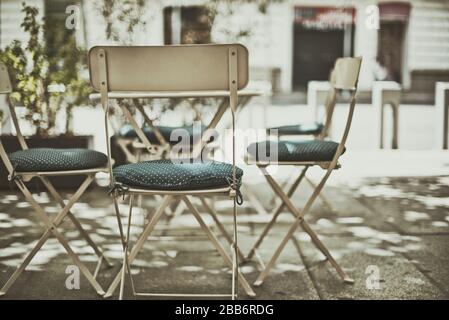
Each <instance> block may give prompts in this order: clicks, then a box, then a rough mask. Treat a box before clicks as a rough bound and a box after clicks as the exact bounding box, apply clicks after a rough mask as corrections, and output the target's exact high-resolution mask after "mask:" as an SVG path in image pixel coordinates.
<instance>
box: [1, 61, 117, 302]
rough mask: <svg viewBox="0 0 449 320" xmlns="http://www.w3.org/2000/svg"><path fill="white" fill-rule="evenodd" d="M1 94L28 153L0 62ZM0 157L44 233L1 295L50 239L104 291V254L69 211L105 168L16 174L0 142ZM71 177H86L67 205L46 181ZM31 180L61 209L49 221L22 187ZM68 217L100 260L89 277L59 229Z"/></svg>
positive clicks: (9, 177)
mask: <svg viewBox="0 0 449 320" xmlns="http://www.w3.org/2000/svg"><path fill="white" fill-rule="evenodd" d="M0 75H1V81H0V94H6V95H7V100H8V106H9V111H10V114H11V118H12V120H13V124H14V127H15V129H16V133H17V139H18V141H19V144H20V147H21V148H22V150H27V149H28V145H27V143H26V140H25V138H24V136H23V135H22V132H21V130H20V127H19V121H18V118H17V114H16V112H15V106H14V105H13V103H12V101H11V99H10V97H9V94H10V93H11V92H12V85H11V82H10V79H9V75H8V71H7V67H6V65H4V64H3V63H1V62H0ZM0 157H1V159H2V161H3V164H4V165H5V167H6V170H7V172H8V180H9V181H11V182H14V184H15V185H16V186H17V187H18V188H19V190H20V191H21V192H22V193H23V195H24V196H25V199H26V200H27V202H28V203H29V204H30V205H31V207H32V208H33V209H34V210H35V212H36V213H37V216H38V218H39V219H40V220H41V221H42V222H43V224H44V225H45V231H44V233H43V234H42V236H41V237H40V239H39V241H38V242H37V243H36V245H35V246H34V247H33V249H32V250H31V251H30V252H29V253H28V254H27V255H26V256H25V257H24V259H23V261H22V263H21V264H20V265H19V266H18V267H17V268H16V270H15V271H14V272H13V274H12V275H11V276H10V277H9V279H8V280H7V282H6V283H5V284H4V285H3V287H2V288H1V289H0V296H3V295H5V294H6V293H7V292H8V290H9V288H10V287H11V286H12V285H13V284H14V282H15V281H16V280H17V278H18V277H19V276H20V274H21V273H22V272H23V271H24V270H25V268H26V267H27V266H28V264H29V263H30V262H31V260H32V259H33V257H34V256H35V255H36V254H37V252H38V251H39V250H40V249H41V247H42V246H43V245H44V244H45V242H46V241H47V240H48V239H49V238H50V236H54V237H55V238H56V239H57V240H58V241H59V243H60V244H61V245H62V246H63V247H64V249H65V251H66V252H67V255H68V256H69V257H70V258H71V259H72V261H73V263H74V264H75V265H76V266H78V268H79V269H80V271H81V272H82V273H83V275H84V276H85V277H86V279H87V280H88V281H89V283H90V284H91V285H92V287H93V288H94V289H95V290H96V292H97V293H98V294H99V295H103V294H104V293H105V292H104V290H103V289H102V287H101V286H100V284H99V283H98V282H97V280H96V278H97V275H98V273H99V271H100V268H101V265H102V263H103V261H104V262H105V263H106V264H107V265H108V266H109V267H111V266H112V264H111V262H110V261H109V260H108V259H107V258H106V257H105V256H104V254H103V251H102V250H101V249H100V248H99V247H98V246H97V245H96V244H95V242H94V241H93V240H92V238H91V237H90V236H89V234H88V232H87V231H86V230H85V229H84V228H83V227H82V225H81V223H80V222H79V221H78V219H77V218H76V217H75V215H74V214H73V213H72V212H71V211H70V209H71V208H72V206H73V205H74V204H75V203H76V202H77V201H78V200H79V199H80V197H81V196H82V195H83V194H84V192H85V191H86V190H87V188H88V187H89V185H90V184H91V183H92V182H93V181H94V179H95V174H96V173H99V172H107V168H106V167H103V168H93V169H84V170H63V171H43V172H41V171H36V172H20V171H16V170H15V168H14V166H13V164H12V163H11V160H10V159H9V157H8V153H7V152H6V150H5V149H4V147H3V144H2V141H1V139H0ZM71 175H85V176H86V178H85V179H84V181H83V182H82V183H81V185H80V186H79V187H78V189H77V190H76V192H75V193H74V194H73V195H72V196H71V197H70V198H69V199H68V201H67V202H64V199H63V197H62V195H61V194H60V193H59V192H58V191H57V190H56V188H55V187H54V186H53V184H52V183H51V182H50V180H49V179H48V178H49V177H53V176H71ZM33 178H38V179H40V180H41V181H42V183H43V184H44V186H45V187H46V189H47V190H48V192H49V193H50V195H51V196H52V197H53V198H54V200H55V201H56V202H57V203H58V205H59V206H60V208H61V209H60V211H59V212H58V213H57V214H56V216H55V217H54V218H53V219H50V216H49V214H47V213H46V212H45V209H44V208H43V207H42V206H41V205H40V204H39V203H38V201H37V200H36V199H35V198H34V197H33V194H32V193H31V191H30V190H29V189H28V187H27V186H26V185H25V182H28V181H30V180H31V179H33ZM67 217H68V218H69V219H70V220H71V221H72V223H73V224H74V226H75V227H76V229H77V230H78V231H79V232H80V235H81V236H82V237H83V238H84V239H85V240H86V241H87V243H88V244H89V246H90V247H91V248H92V249H93V251H94V253H95V254H96V255H97V256H98V258H99V260H98V262H97V265H96V267H95V271H94V273H93V274H92V273H91V272H90V271H89V269H88V268H87V267H86V266H85V265H84V263H83V262H81V260H80V259H79V257H78V255H77V254H76V253H75V252H74V251H73V249H72V248H71V247H70V244H69V241H68V239H67V238H66V237H64V235H63V234H62V232H61V231H59V230H58V227H60V225H61V223H62V222H63V221H64V219H65V218H67Z"/></svg>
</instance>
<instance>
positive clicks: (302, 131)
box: [268, 122, 324, 136]
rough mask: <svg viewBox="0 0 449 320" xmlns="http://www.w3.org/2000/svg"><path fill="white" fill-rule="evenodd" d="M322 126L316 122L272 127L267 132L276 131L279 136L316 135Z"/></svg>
mask: <svg viewBox="0 0 449 320" xmlns="http://www.w3.org/2000/svg"><path fill="white" fill-rule="evenodd" d="M323 128H324V125H323V124H322V123H318V122H312V123H303V124H297V125H291V126H281V127H273V128H270V129H268V130H277V131H278V135H280V136H301V135H318V134H320V133H321V131H322V130H323Z"/></svg>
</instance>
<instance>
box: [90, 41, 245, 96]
mask: <svg viewBox="0 0 449 320" xmlns="http://www.w3.org/2000/svg"><path fill="white" fill-rule="evenodd" d="M230 50H233V52H234V53H235V54H236V55H237V70H238V78H237V79H238V81H237V82H238V83H237V86H238V89H243V88H244V87H245V86H246V85H247V83H248V78H249V77H248V50H247V49H246V48H245V47H244V46H242V45H240V44H229V45H227V44H226V45H183V46H133V47H125V46H97V47H93V48H92V49H90V51H89V69H90V79H91V83H92V86H93V87H94V88H95V89H96V90H97V91H101V82H102V81H101V80H100V79H101V76H100V68H101V61H100V59H101V56H100V54H101V53H102V52H104V53H105V55H106V65H107V67H106V68H107V87H108V88H107V89H108V91H109V92H111V91H197V90H229V77H228V74H229V68H230V64H229V60H230V59H229V52H230Z"/></svg>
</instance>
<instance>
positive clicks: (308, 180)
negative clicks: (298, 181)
mask: <svg viewBox="0 0 449 320" xmlns="http://www.w3.org/2000/svg"><path fill="white" fill-rule="evenodd" d="M306 181H307V182H308V183H309V184H310V186H311V187H312V188H313V189H315V188H316V185H315V183H314V182H313V181H312V180H310V179H309V178H307V177H306ZM318 196H319V197H320V200H321V202H322V203H323V204H324V206H325V207H326V208H327V210H329V211H334V209H332V206H331V204H330V201H329V200H327V198H326V196H325V195H324V194H323V193H322V192H320V194H319V195H318Z"/></svg>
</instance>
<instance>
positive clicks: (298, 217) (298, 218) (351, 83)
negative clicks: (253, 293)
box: [246, 58, 362, 286]
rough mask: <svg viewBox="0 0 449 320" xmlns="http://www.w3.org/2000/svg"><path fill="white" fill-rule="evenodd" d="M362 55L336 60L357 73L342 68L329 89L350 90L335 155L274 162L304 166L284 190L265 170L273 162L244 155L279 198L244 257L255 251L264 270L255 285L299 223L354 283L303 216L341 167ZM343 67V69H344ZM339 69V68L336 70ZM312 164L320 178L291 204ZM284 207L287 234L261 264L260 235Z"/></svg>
mask: <svg viewBox="0 0 449 320" xmlns="http://www.w3.org/2000/svg"><path fill="white" fill-rule="evenodd" d="M361 61H362V59H361V58H340V59H338V60H337V62H336V67H338V64H339V63H341V64H342V65H343V64H344V63H346V64H348V65H349V66H350V67H349V70H350V72H351V71H352V72H354V73H356V74H355V75H352V76H351V75H348V72H345V73H344V74H342V75H339V74H336V75H335V76H336V77H337V79H339V78H341V79H340V81H338V80H337V81H336V82H335V84H334V85H333V88H332V89H331V93H332V96H331V97H330V98H331V100H332V101H336V100H337V95H338V94H339V93H340V92H341V91H343V90H348V91H349V92H350V93H351V99H350V103H349V111H348V115H347V120H346V125H345V128H344V131H343V135H342V138H341V140H340V142H339V144H338V147H337V150H336V152H335V155H334V157H333V159H332V161H298V162H294V161H278V162H276V163H274V164H276V165H287V166H299V167H303V169H302V170H301V172H300V174H299V176H298V178H297V179H296V180H295V181H294V183H293V184H292V185H291V187H290V188H289V190H288V191H284V190H283V188H282V187H281V186H280V185H279V183H278V182H276V181H275V179H274V178H273V177H272V176H271V175H270V174H269V172H268V171H267V167H268V166H269V165H272V164H273V163H270V162H260V161H257V160H254V161H253V160H251V159H250V158H247V163H248V164H256V165H257V166H258V168H259V169H260V170H261V172H262V173H263V174H264V176H265V178H266V180H267V182H268V184H269V185H270V186H271V188H272V189H273V191H274V192H275V194H276V195H277V196H278V197H279V198H280V199H281V201H282V202H281V204H280V205H279V206H278V207H277V209H276V210H275V211H274V214H273V216H272V219H271V221H270V222H269V223H268V224H267V225H266V226H265V229H264V230H263V231H262V233H261V234H260V236H259V238H258V239H257V241H256V243H255V244H254V245H253V247H252V248H251V250H250V252H249V254H248V255H247V257H246V260H249V259H251V258H252V257H253V256H254V255H255V256H256V258H257V259H258V261H259V263H260V265H261V266H262V268H263V270H262V272H261V273H260V275H259V277H258V278H257V280H256V281H255V282H254V285H255V286H260V285H261V284H262V283H263V282H264V280H265V278H266V277H267V276H268V274H269V272H270V270H271V269H272V268H273V266H274V265H275V263H276V260H277V259H278V258H279V256H280V254H281V253H282V251H283V249H284V248H285V246H286V244H287V243H288V241H289V240H290V239H291V238H292V237H293V235H294V233H295V232H296V230H297V229H298V227H299V226H301V227H302V229H303V230H304V231H305V232H306V233H307V234H308V235H309V236H310V238H311V239H312V242H313V243H314V245H315V246H316V247H317V248H318V249H319V250H320V251H321V252H322V253H323V254H324V256H325V257H326V260H329V262H330V263H331V265H332V266H333V267H334V268H335V270H336V271H337V273H338V274H339V276H340V277H341V278H342V279H343V281H344V282H346V283H353V282H354V280H353V279H351V278H350V277H349V276H348V275H347V274H346V272H345V271H344V270H343V268H342V267H341V266H340V265H339V264H338V263H337V262H336V260H335V259H334V258H333V256H332V255H331V253H330V251H329V250H328V249H327V247H326V246H325V245H324V243H323V242H322V241H321V240H320V239H319V238H318V236H317V234H316V233H315V231H314V230H313V229H312V228H311V227H310V225H309V224H308V223H307V221H306V220H305V219H304V216H305V215H306V214H307V212H308V211H309V210H310V208H311V207H312V205H313V203H314V202H315V200H316V198H317V197H318V196H319V195H320V192H321V190H322V189H323V187H324V185H325V184H326V182H327V180H328V178H329V176H330V175H331V173H332V172H333V171H334V170H336V169H338V168H340V165H339V162H338V160H339V158H340V156H341V154H342V153H343V151H344V148H345V144H346V140H347V137H348V134H349V130H350V127H351V123H352V118H353V114H354V108H355V104H356V93H357V79H358V75H359V72H360V65H361ZM343 71H345V70H343ZM336 72H338V69H337V71H336ZM348 77H349V78H350V80H348V79H347V78H348ZM311 166H319V167H321V168H322V169H324V170H325V174H324V176H323V177H322V178H321V180H320V182H319V183H318V185H317V186H316V188H315V189H314V191H313V193H312V195H311V196H310V197H309V198H308V200H307V202H306V204H305V206H304V208H303V209H302V210H300V209H298V208H296V206H295V205H294V204H293V202H292V200H291V197H292V195H293V194H294V192H295V190H296V189H297V188H298V186H299V184H300V183H301V181H302V180H303V179H304V178H305V175H306V172H307V170H308V169H309V168H310V167H311ZM284 207H286V208H287V209H288V211H289V212H290V213H291V214H292V215H293V217H294V219H295V220H294V222H293V223H292V225H291V227H290V228H289V230H288V232H287V234H286V235H285V236H284V238H283V239H282V241H281V243H280V245H279V246H278V247H277V249H276V250H275V252H274V254H273V256H272V257H271V259H270V260H269V262H268V264H267V265H264V263H263V261H262V259H261V258H260V254H259V253H258V247H259V246H260V245H261V243H262V241H263V239H264V238H265V237H266V236H267V234H268V232H269V231H270V229H271V228H272V227H273V226H274V224H275V222H276V219H277V217H278V216H279V214H280V213H281V212H282V210H283V209H284Z"/></svg>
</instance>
